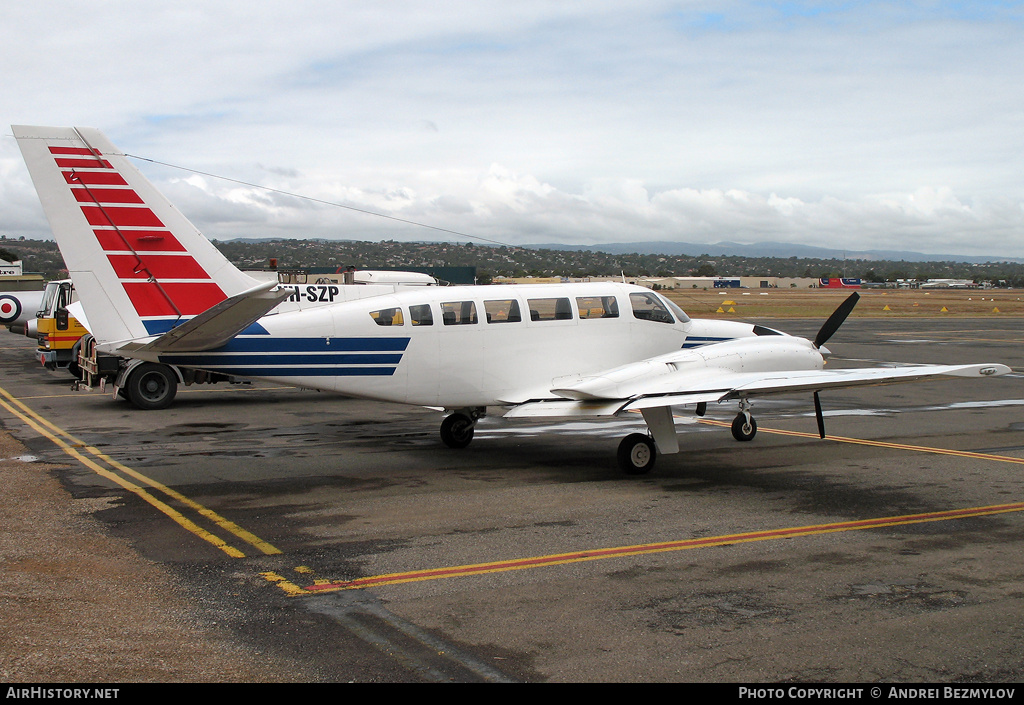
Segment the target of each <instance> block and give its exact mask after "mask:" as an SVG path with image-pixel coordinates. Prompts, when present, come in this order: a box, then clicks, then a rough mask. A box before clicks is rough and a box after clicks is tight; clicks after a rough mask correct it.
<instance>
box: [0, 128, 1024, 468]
mask: <svg viewBox="0 0 1024 705" xmlns="http://www.w3.org/2000/svg"><path fill="white" fill-rule="evenodd" d="M13 129H14V134H15V137H16V138H17V140H18V143H19V145H20V147H21V150H22V153H23V155H24V157H25V162H26V163H27V165H28V168H29V171H30V172H31V175H32V179H33V182H34V183H35V187H36V190H37V191H38V193H39V198H40V200H41V201H42V204H43V208H44V210H45V212H46V215H47V217H48V219H49V221H50V225H51V227H52V229H53V234H54V236H55V237H56V239H57V243H58V245H59V246H60V250H61V252H62V254H63V255H64V261H65V262H66V263H67V265H68V268H69V272H70V276H71V278H72V280H73V281H74V284H75V288H76V289H77V291H78V295H79V297H80V300H81V303H82V305H83V307H84V309H85V313H86V315H87V316H88V320H89V323H90V326H91V328H92V333H93V334H94V335H95V337H96V339H97V341H98V342H99V344H100V346H101V348H100V349H101V350H103V351H105V352H109V353H113V354H116V355H119V356H122V357H127V358H137V359H141V360H146V361H150V362H152V363H162V364H173V365H177V366H179V367H186V368H189V367H191V368H195V369H201V370H207V371H212V372H219V373H222V374H227V375H236V376H241V377H250V378H256V379H264V380H268V381H271V382H277V383H282V384H287V385H293V386H299V387H307V388H314V389H322V390H328V391H333V392H340V393H342V394H346V395H350V396H355V397H364V398H368V399H378V400H381V401H389V402H401V403H405V404H415V405H420V406H426V407H441V408H444V409H445V410H446V411H447V412H448V415H447V416H446V417H445V418H444V420H443V422H442V423H441V438H442V440H443V441H444V443H446V444H447V445H449V446H451V447H455V448H460V447H464V446H466V445H468V444H469V442H470V441H471V440H472V438H473V429H474V426H475V424H476V422H477V420H478V419H480V418H481V417H482V416H483V415H484V414H485V413H487V411H488V410H489V409H490V410H491V412H492V413H498V412H500V413H502V414H503V415H504V416H505V417H510V418H529V417H549V416H554V417H607V416H617V415H621V414H624V413H626V412H631V411H639V412H640V413H641V414H642V415H643V418H644V421H645V422H646V423H647V427H648V429H649V431H650V433H649V435H648V434H640V433H634V434H631V435H629V436H627V437H626V438H625V439H624V440H623V441H622V443H621V444H620V446H619V451H618V460H619V464H620V466H621V467H622V469H623V470H625V471H626V472H628V473H631V474H640V473H645V472H647V471H649V470H650V469H651V467H652V466H653V464H654V461H655V457H656V455H657V454H658V453H662V454H667V453H676V452H678V451H679V443H678V440H677V437H676V431H675V425H674V421H673V410H672V409H673V407H675V406H680V405H694V406H696V411H697V413H698V414H703V413H704V411H705V409H706V407H707V404H708V403H709V402H724V401H729V400H733V401H737V402H738V403H739V414H738V415H737V416H736V420H735V421H734V422H733V425H732V431H733V435H734V436H735V437H736V439H737V440H741V441H749V440H750V439H752V438H753V437H754V434H755V433H756V431H757V425H756V423H755V422H754V419H753V417H752V416H751V414H750V400H751V399H752V398H753V397H757V396H761V395H768V394H780V393H789V392H805V393H806V392H810V393H813V396H814V403H815V411H816V415H817V420H818V429H819V433H820V435H821V436H822V437H823V438H824V435H825V433H824V424H823V421H822V413H821V404H820V402H819V400H818V392H819V391H820V390H822V389H828V388H832V387H852V386H858V385H871V384H883V383H888V382H902V381H909V380H915V379H920V378H923V377H932V376H937V375H947V376H960V377H988V376H994V375H1002V374H1006V373H1007V372H1009V368H1007V367H1006V366H1004V365H997V364H982V365H943V366H910V367H888V368H870V369H843V370H829V371H825V370H824V369H823V367H824V359H825V357H826V355H827V354H828V351H827V349H826V348H824V347H823V345H824V343H825V341H826V340H828V338H829V337H830V336H831V335H832V334H833V333H834V332H835V331H836V329H837V328H838V327H839V326H840V324H841V323H842V322H843V320H844V319H845V318H846V316H847V315H848V314H849V312H850V311H851V310H852V308H853V306H854V304H855V303H856V294H854V295H853V296H851V297H850V299H848V300H847V301H846V302H845V303H844V304H843V305H842V306H840V307H839V309H838V310H837V311H836V312H835V313H834V314H833V315H832V316H831V317H830V318H829V320H828V321H827V322H826V323H825V325H824V326H823V327H822V329H821V331H820V332H819V333H818V335H817V337H816V339H815V340H813V341H811V340H805V339H803V338H797V337H793V336H789V335H786V334H783V333H780V332H778V331H775V330H771V329H767V328H764V327H761V326H754V325H749V324H744V323H736V322H730V321H710V320H703V321H702V320H691V319H690V318H689V317H688V316H687V315H686V314H685V313H683V311H682V310H680V309H679V307H678V306H676V305H675V304H673V303H672V302H671V301H669V300H668V299H666V298H664V297H662V296H660V295H659V294H657V293H655V292H653V291H650V290H648V289H645V288H643V287H638V286H629V285H626V284H617V283H584V284H554V285H528V286H457V287H408V288H404V289H397V288H395V287H380V286H373V285H369V286H339V287H337V291H334V290H333V289H332V290H330V292H329V293H330V295H328V296H316V297H305V296H296V290H295V289H293V288H282V287H280V286H278V285H277V284H276V283H274V282H269V283H267V282H259V281H257V280H255V279H253V278H251V277H250V276H248V275H247V274H245V273H243V272H241V271H239V270H238V269H237V268H236V267H234V266H233V265H232V264H231V263H230V262H228V261H227V259H225V257H224V256H223V255H221V254H220V252H219V251H218V250H217V249H216V248H215V247H214V246H213V245H212V244H211V243H210V242H209V241H208V240H207V239H206V238H205V237H203V235H201V234H200V233H199V232H198V231H197V230H196V228H195V227H194V226H193V225H192V224H191V223H189V222H188V220H186V218H185V217H184V216H183V215H182V214H181V213H180V212H178V210H177V209H175V208H174V206H172V205H171V203H170V202H169V201H168V200H167V199H166V198H164V197H163V196H162V195H161V194H160V193H159V192H158V191H157V190H156V189H155V188H154V187H153V185H152V184H150V183H149V181H147V180H146V179H145V177H143V176H142V174H141V173H140V172H139V171H138V170H137V169H136V168H135V167H134V166H133V165H132V164H131V163H129V161H128V159H127V158H126V156H125V155H124V154H123V153H122V152H120V151H119V150H118V149H117V148H116V147H115V146H114V145H113V144H112V143H111V142H110V141H109V140H108V139H107V138H106V137H105V136H104V135H103V134H102V133H100V132H99V131H97V130H95V129H90V128H54V127H23V126H15V127H14V128H13ZM310 298H313V299H316V300H313V301H310V300H309V299H310ZM321 299H328V300H326V301H322V300H321Z"/></svg>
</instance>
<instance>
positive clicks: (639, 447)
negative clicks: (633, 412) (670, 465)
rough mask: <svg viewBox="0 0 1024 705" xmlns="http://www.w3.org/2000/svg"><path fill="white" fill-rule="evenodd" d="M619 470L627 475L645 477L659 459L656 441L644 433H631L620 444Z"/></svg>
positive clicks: (618, 455)
mask: <svg viewBox="0 0 1024 705" xmlns="http://www.w3.org/2000/svg"><path fill="white" fill-rule="evenodd" d="M616 457H617V459H618V461H619V469H620V470H622V472H624V473H626V474H627V475H644V474H646V473H648V472H650V471H651V469H652V468H653V467H654V461H655V460H656V459H657V457H658V451H657V448H655V446H654V439H652V438H651V437H650V436H647V435H645V434H643V433H631V434H629V435H628V436H626V437H625V438H623V439H622V442H621V443H619V452H618V454H617V456H616Z"/></svg>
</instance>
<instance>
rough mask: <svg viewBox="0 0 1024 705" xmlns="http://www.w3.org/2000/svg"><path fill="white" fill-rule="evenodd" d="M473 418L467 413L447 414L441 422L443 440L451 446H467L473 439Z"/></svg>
mask: <svg viewBox="0 0 1024 705" xmlns="http://www.w3.org/2000/svg"><path fill="white" fill-rule="evenodd" d="M474 426H475V424H474V423H473V419H471V418H469V417H468V416H466V415H465V414H451V415H450V416H445V417H444V421H442V422H441V440H442V441H444V444H445V445H446V446H448V447H449V448H465V447H466V446H468V445H469V442H470V441H472V440H473V427H474Z"/></svg>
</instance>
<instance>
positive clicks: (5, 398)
mask: <svg viewBox="0 0 1024 705" xmlns="http://www.w3.org/2000/svg"><path fill="white" fill-rule="evenodd" d="M0 397H2V398H0V406H2V407H3V408H5V409H7V410H8V411H9V412H10V413H12V414H13V415H15V416H17V417H18V418H20V419H21V420H22V421H24V422H25V423H26V424H28V426H29V427H30V428H31V429H32V430H34V431H35V432H36V433H38V434H39V435H41V436H43V437H45V438H47V439H49V440H50V441H51V442H53V443H54V444H55V445H56V446H57V447H59V448H60V449H61V450H63V451H64V452H65V453H67V454H68V455H69V456H71V457H72V458H74V459H75V460H77V461H78V462H80V463H82V464H83V465H85V466H86V467H87V468H89V469H90V470H92V471H93V472H95V473H96V474H98V475H100V476H101V477H104V478H106V479H108V480H110V481H111V482H114V483H116V484H118V485H120V486H121V487H123V488H124V489H126V490H128V491H129V492H132V493H133V494H135V495H136V496H138V497H139V498H140V499H142V500H143V501H145V502H147V503H148V504H150V505H151V506H152V507H154V508H155V509H157V510H158V511H160V512H161V513H163V514H164V515H166V516H167V517H169V518H170V519H172V520H173V521H174V522H176V523H177V524H179V525H180V526H181V527H182V528H184V529H186V530H187V531H190V532H191V533H193V534H195V535H196V536H198V537H199V538H201V539H203V540H204V541H206V542H208V543H210V544H212V545H214V546H216V547H217V548H219V549H220V550H222V551H224V552H225V553H226V554H228V555H229V556H231V557H232V558H244V557H245V554H244V553H243V552H242V551H240V550H238V549H237V548H235V547H234V546H231V545H230V544H228V543H227V542H226V541H224V540H223V539H221V538H220V537H219V536H216V535H215V534H213V533H211V532H209V531H207V530H206V529H203V528H202V527H200V526H199V525H197V524H196V523H195V522H193V521H191V520H190V519H188V518H187V517H185V516H184V515H183V514H182V513H181V512H179V511H178V510H176V509H174V508H173V507H171V506H170V505H168V504H167V503H165V502H163V501H161V500H160V499H158V498H156V497H154V496H153V495H152V494H150V492H149V491H147V490H146V489H144V488H143V487H140V486H139V485H137V484H135V483H134V482H132V481H130V480H129V479H127V478H126V477H122V476H121V475H118V474H117V473H115V472H113V471H112V470H111V469H108V468H105V467H103V466H102V465H100V464H99V463H97V462H95V461H94V460H92V459H91V458H88V457H86V456H85V455H83V454H82V453H81V452H79V451H78V450H77V449H78V448H81V449H83V450H85V451H87V452H88V453H89V454H91V455H93V456H94V457H95V458H96V459H98V460H101V461H103V462H104V463H106V464H107V465H108V466H109V467H110V468H113V469H115V470H119V471H120V472H121V473H123V474H124V475H127V476H128V477H130V478H134V479H135V480H138V481H139V482H141V483H142V484H145V485H148V486H149V487H151V488H153V489H156V490H158V491H159V492H162V493H163V494H165V495H166V496H168V497H170V498H171V499H174V500H176V501H178V502H181V503H182V504H184V505H185V506H186V507H188V508H189V509H191V510H193V511H195V512H197V513H198V514H200V515H201V516H203V517H204V518H206V519H207V520H209V521H211V522H213V523H214V524H216V525H217V526H219V527H220V528H221V529H223V530H225V531H227V532H228V533H231V534H233V535H234V536H235V537H237V538H239V539H241V540H242V541H244V542H246V543H248V544H249V545H251V546H253V547H254V548H256V549H258V550H259V551H261V552H262V553H264V554H267V555H274V554H279V553H281V551H280V549H278V548H275V547H274V546H272V545H271V544H269V543H267V542H266V541H263V540H262V539H260V538H259V537H258V536H256V535H255V534H253V533H251V532H249V531H246V530H245V529H243V528H241V527H240V526H238V525H237V524H235V523H234V522H232V521H229V520H228V519H225V518H224V517H222V516H220V515H219V514H217V513H216V512H214V511H213V510H211V509H208V508H206V507H204V506H203V505H201V504H199V503H198V502H196V501H194V500H192V499H189V498H188V497H186V496H185V495H183V494H181V493H180V492H178V491H176V490H173V489H171V488H170V487H167V486H166V485H164V484H162V483H160V482H157V481H156V480H153V479H152V478H149V477H147V476H145V475H143V474H142V473H140V472H138V471H136V470H133V469H132V468H130V467H128V466H126V465H124V464H122V463H120V462H118V461H116V460H114V459H113V458H111V457H110V456H108V455H106V454H105V453H102V452H100V450H99V449H98V448H95V447H93V446H90V445H87V444H86V443H84V442H83V441H81V440H79V439H78V438H75V437H74V436H72V435H71V434H70V433H68V432H67V431H65V430H63V429H61V428H60V427H58V426H56V425H55V424H53V423H52V422H50V421H49V420H47V419H45V418H44V417H42V416H40V415H39V414H37V413H36V412H35V411H33V410H32V409H30V408H29V407H28V406H26V405H25V404H24V403H22V402H21V401H20V400H19V399H17V398H15V397H14V396H13V395H12V394H11V393H10V392H8V391H7V390H5V389H3V388H0ZM61 437H63V438H61ZM64 439H67V440H66V441H65V440H64Z"/></svg>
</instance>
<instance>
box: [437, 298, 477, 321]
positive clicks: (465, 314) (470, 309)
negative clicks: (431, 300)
mask: <svg viewBox="0 0 1024 705" xmlns="http://www.w3.org/2000/svg"><path fill="white" fill-rule="evenodd" d="M441 320H442V321H444V324H445V325H446V326H461V325H467V324H470V323H476V304H475V303H473V302H472V301H448V302H447V303H443V304H441Z"/></svg>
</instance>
